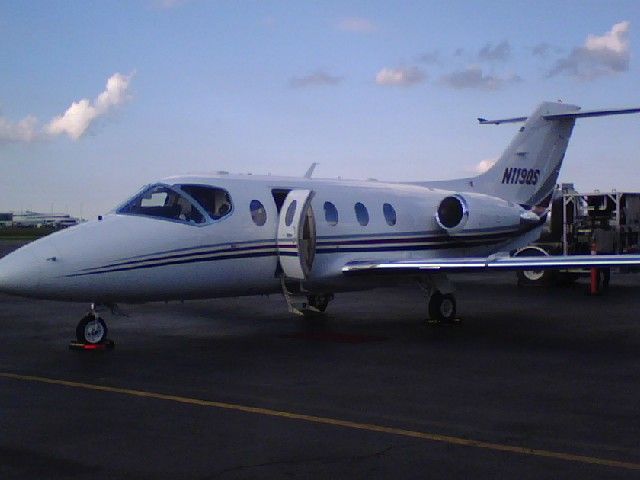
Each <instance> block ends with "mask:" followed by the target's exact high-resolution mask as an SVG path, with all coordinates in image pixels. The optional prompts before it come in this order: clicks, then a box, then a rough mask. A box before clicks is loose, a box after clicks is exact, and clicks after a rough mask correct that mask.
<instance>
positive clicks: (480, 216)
mask: <svg viewBox="0 0 640 480" xmlns="http://www.w3.org/2000/svg"><path fill="white" fill-rule="evenodd" d="M435 220H436V223H437V224H438V226H439V227H440V228H442V229H443V230H445V231H446V232H447V233H448V234H449V235H456V234H459V233H462V232H465V231H468V230H477V229H486V228H503V227H518V226H519V225H521V224H522V223H530V222H535V221H537V220H538V217H537V216H536V215H535V214H533V213H532V212H529V211H527V210H525V209H524V208H522V207H521V206H520V205H515V204H513V203H511V202H508V201H506V200H502V199H500V198H496V197H490V196H487V195H482V194H477V193H464V194H460V193H455V194H451V195H447V196H446V197H444V198H443V199H442V200H441V201H440V203H439V204H438V208H437V210H436V214H435Z"/></svg>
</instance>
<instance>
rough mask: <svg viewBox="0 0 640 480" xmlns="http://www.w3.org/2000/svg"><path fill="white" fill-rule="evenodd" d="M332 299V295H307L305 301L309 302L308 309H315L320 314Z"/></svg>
mask: <svg viewBox="0 0 640 480" xmlns="http://www.w3.org/2000/svg"><path fill="white" fill-rule="evenodd" d="M332 298H333V295H331V294H330V293H325V294H322V295H309V296H308V297H307V300H308V302H309V306H310V307H314V308H317V309H318V310H319V311H320V312H324V311H325V310H326V309H327V307H328V306H329V302H330V301H331V299H332Z"/></svg>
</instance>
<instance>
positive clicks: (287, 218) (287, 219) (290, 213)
mask: <svg viewBox="0 0 640 480" xmlns="http://www.w3.org/2000/svg"><path fill="white" fill-rule="evenodd" d="M296 204H297V202H296V201H295V200H293V201H292V202H291V204H290V205H289V208H287V214H286V215H285V216H284V223H285V225H286V226H287V227H290V226H291V224H292V223H293V216H294V215H295V213H296Z"/></svg>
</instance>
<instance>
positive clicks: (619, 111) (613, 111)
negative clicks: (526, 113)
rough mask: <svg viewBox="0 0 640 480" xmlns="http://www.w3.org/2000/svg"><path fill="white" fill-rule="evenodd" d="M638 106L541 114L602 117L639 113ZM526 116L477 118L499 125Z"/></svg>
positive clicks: (483, 123) (552, 118)
mask: <svg viewBox="0 0 640 480" xmlns="http://www.w3.org/2000/svg"><path fill="white" fill-rule="evenodd" d="M639 112H640V107H632V108H607V109H605V110H575V111H573V112H562V113H550V114H548V115H542V118H544V119H545V120H562V119H563V118H586V117H604V116H607V115H624V114H627V113H639ZM527 118H528V117H513V118H501V119H498V120H487V119H486V118H478V122H479V123H480V125H500V124H502V123H519V122H525V121H526V120H527Z"/></svg>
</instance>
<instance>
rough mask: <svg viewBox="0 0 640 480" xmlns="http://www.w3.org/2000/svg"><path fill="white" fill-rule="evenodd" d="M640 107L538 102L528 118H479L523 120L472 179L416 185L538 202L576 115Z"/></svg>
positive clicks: (554, 174) (554, 175)
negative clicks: (489, 164)
mask: <svg viewBox="0 0 640 480" xmlns="http://www.w3.org/2000/svg"><path fill="white" fill-rule="evenodd" d="M637 112H640V108H626V109H608V110H593V111H580V107H577V106H575V105H568V104H564V103H555V102H544V103H541V104H540V105H539V106H538V108H536V110H535V111H534V112H533V113H532V114H531V115H530V116H529V117H517V118H507V119H502V120H485V119H483V118H479V119H478V120H479V121H480V123H481V124H483V125H484V124H495V125H499V124H501V123H514V122H525V123H524V125H523V126H522V127H521V128H520V130H519V131H518V133H517V134H516V136H515V137H514V138H513V140H512V141H511V143H510V144H509V146H508V147H507V149H506V150H505V151H504V152H503V153H502V155H501V156H500V158H499V159H498V160H497V161H496V163H495V164H494V165H493V166H492V167H491V168H490V169H489V170H487V171H486V172H485V173H483V174H481V175H478V176H477V177H474V178H464V179H459V180H448V181H440V182H420V183H419V184H420V185H424V186H429V187H434V188H441V189H445V190H458V191H472V192H478V193H484V194H487V195H492V196H495V197H500V198H503V199H505V200H509V201H511V202H514V203H518V204H520V205H529V206H534V205H537V204H539V203H540V202H541V201H542V200H544V199H545V198H546V197H547V196H548V195H549V194H551V192H552V191H553V189H554V187H555V184H556V181H557V180H558V175H559V173H560V167H561V166H562V160H563V159H564V154H565V152H566V150H567V145H568V143H569V138H570V137H571V132H572V131H573V126H574V125H575V121H576V118H581V117H596V116H603V115H618V114H624V113H637Z"/></svg>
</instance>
